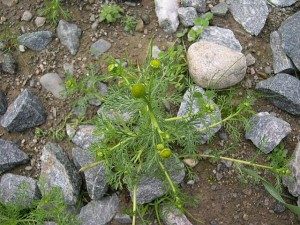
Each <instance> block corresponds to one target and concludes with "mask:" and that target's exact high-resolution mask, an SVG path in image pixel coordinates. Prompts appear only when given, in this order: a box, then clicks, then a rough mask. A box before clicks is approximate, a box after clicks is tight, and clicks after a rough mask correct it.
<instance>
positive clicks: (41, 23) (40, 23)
mask: <svg viewBox="0 0 300 225" xmlns="http://www.w3.org/2000/svg"><path fill="white" fill-rule="evenodd" d="M45 22H46V18H45V17H41V16H38V17H37V18H35V20H34V23H35V25H36V26H37V27H42V26H44V24H45Z"/></svg>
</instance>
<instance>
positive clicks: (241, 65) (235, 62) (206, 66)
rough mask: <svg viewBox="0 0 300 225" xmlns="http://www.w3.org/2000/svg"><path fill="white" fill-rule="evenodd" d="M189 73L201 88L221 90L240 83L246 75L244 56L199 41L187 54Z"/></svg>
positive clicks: (225, 48)
mask: <svg viewBox="0 0 300 225" xmlns="http://www.w3.org/2000/svg"><path fill="white" fill-rule="evenodd" d="M187 60H188V66H189V72H190V75H191V77H192V79H193V80H194V82H195V83H196V84H197V85H198V86H200V87H203V88H214V89H223V88H227V87H231V86H233V85H235V84H237V83H239V82H240V81H242V80H243V79H244V77H245V75H246V69H247V65H246V58H245V56H244V55H243V54H242V53H240V52H238V51H234V50H232V49H230V48H228V47H225V46H223V45H219V44H216V43H213V42H208V41H205V40H200V41H198V42H195V43H194V44H192V45H191V46H190V47H189V49H188V52H187Z"/></svg>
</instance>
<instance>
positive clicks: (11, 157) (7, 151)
mask: <svg viewBox="0 0 300 225" xmlns="http://www.w3.org/2000/svg"><path fill="white" fill-rule="evenodd" d="M27 162H29V158H28V156H27V155H26V154H25V152H23V151H21V150H20V149H19V147H18V146H17V145H16V144H15V143H13V142H11V141H6V140H3V139H0V174H1V173H3V172H5V171H7V170H10V169H12V168H14V167H15V166H17V165H21V164H25V163H27Z"/></svg>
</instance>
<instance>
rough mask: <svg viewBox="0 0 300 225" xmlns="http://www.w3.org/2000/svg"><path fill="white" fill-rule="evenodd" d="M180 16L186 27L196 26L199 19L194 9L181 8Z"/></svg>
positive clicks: (179, 10)
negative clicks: (195, 21)
mask: <svg viewBox="0 0 300 225" xmlns="http://www.w3.org/2000/svg"><path fill="white" fill-rule="evenodd" d="M178 16H179V19H180V22H181V23H182V25H183V26H185V27H191V26H194V20H195V19H196V18H197V17H198V15H197V11H196V9H195V8H194V7H180V8H179V9H178Z"/></svg>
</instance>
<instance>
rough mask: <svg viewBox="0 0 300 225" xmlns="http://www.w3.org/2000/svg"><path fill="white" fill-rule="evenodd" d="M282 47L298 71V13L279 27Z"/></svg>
mask: <svg viewBox="0 0 300 225" xmlns="http://www.w3.org/2000/svg"><path fill="white" fill-rule="evenodd" d="M278 32H279V33H280V35H281V40H282V47H283V49H284V51H285V53H286V54H287V56H288V57H290V59H291V60H292V61H293V63H294V64H295V66H296V67H297V69H298V70H299V71H300V48H299V46H300V11H299V12H297V13H295V14H294V15H292V16H290V17H289V18H287V19H286V20H285V21H284V22H283V23H282V24H281V26H280V27H279V29H278Z"/></svg>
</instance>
